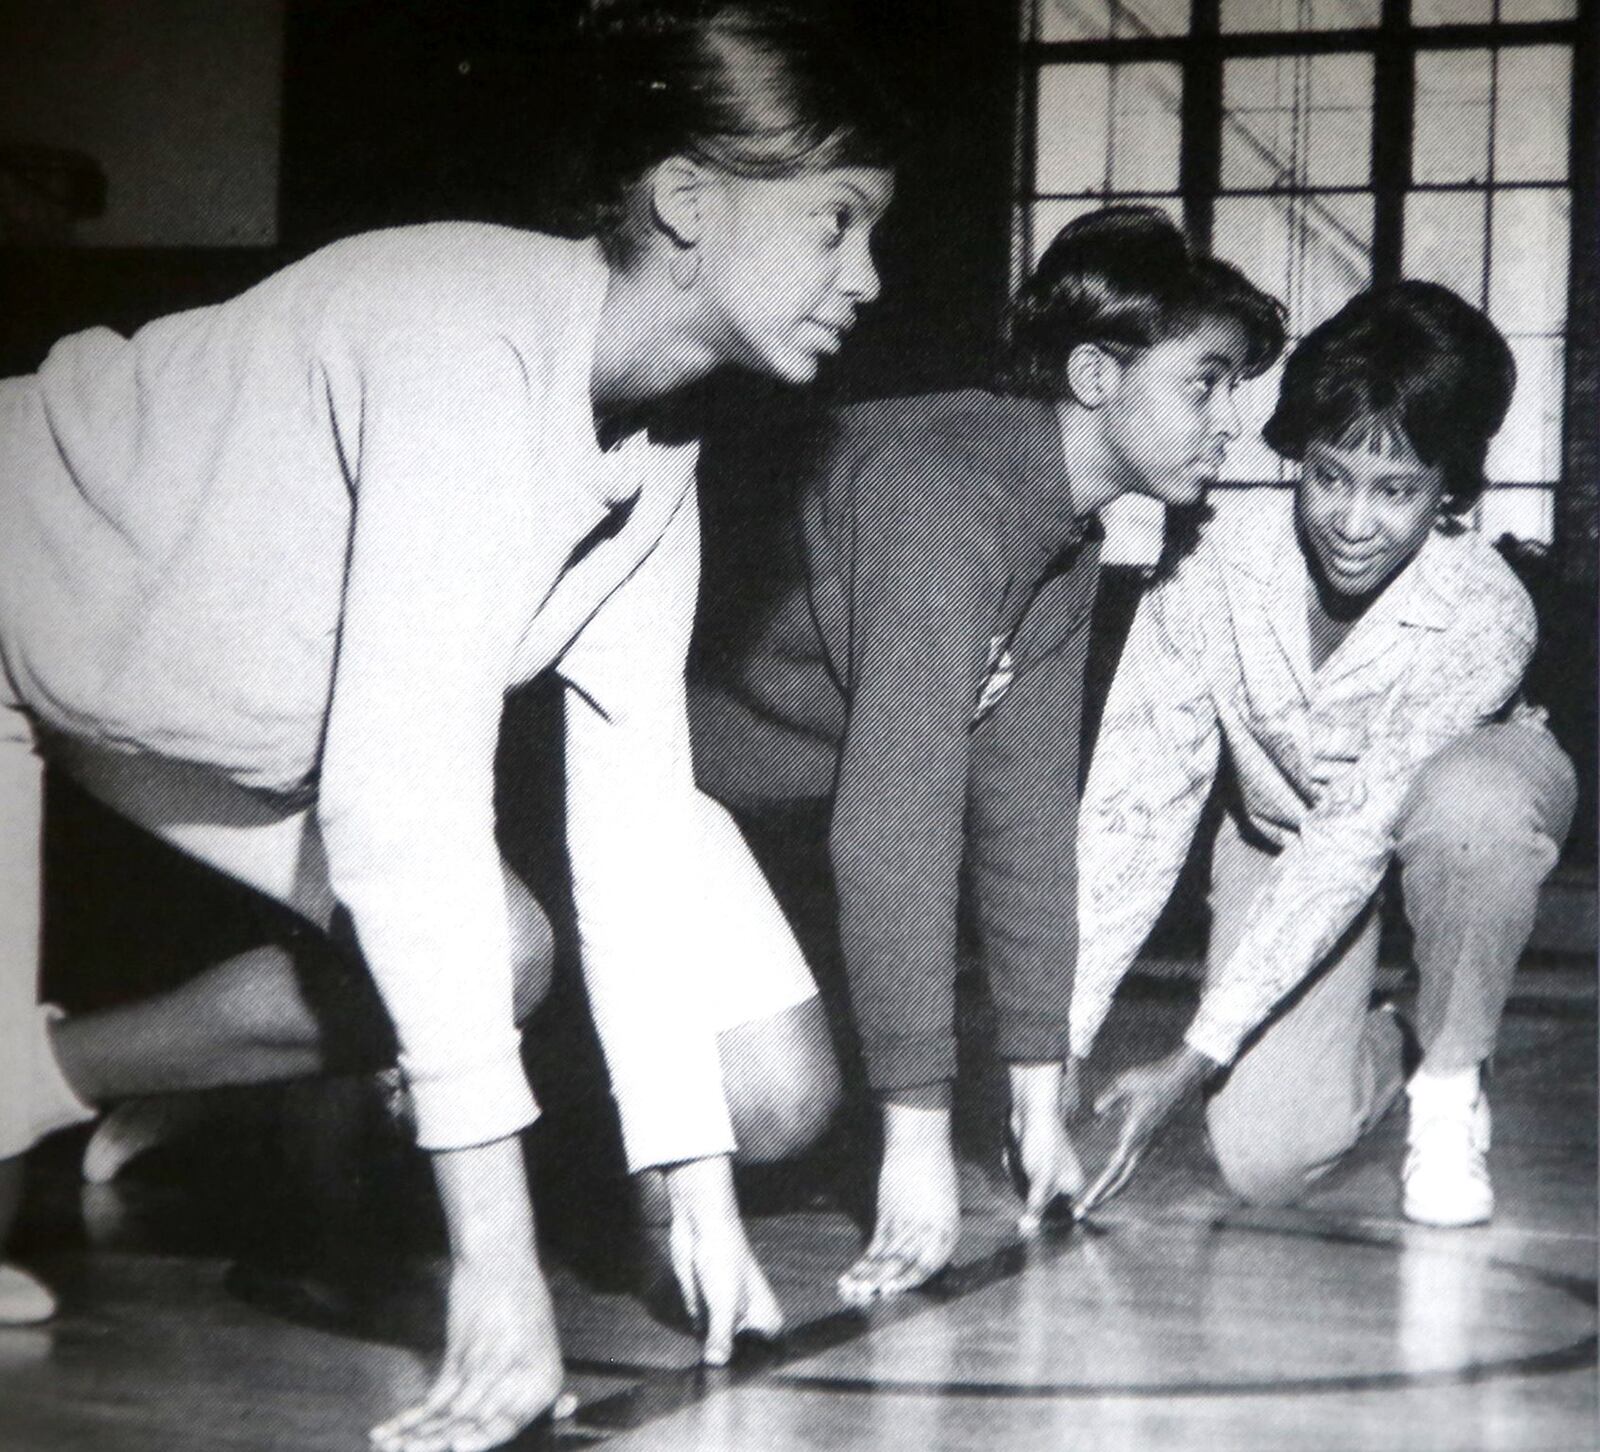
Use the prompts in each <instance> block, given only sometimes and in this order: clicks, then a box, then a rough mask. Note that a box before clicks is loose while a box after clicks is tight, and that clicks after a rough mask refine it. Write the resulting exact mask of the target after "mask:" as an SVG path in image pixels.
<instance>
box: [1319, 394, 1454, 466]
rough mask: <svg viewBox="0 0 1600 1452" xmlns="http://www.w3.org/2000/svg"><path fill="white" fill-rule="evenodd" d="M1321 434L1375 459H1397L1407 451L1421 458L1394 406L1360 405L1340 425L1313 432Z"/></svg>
mask: <svg viewBox="0 0 1600 1452" xmlns="http://www.w3.org/2000/svg"><path fill="white" fill-rule="evenodd" d="M1318 437H1322V438H1325V439H1326V440H1327V441H1328V442H1329V443H1330V444H1332V445H1333V447H1334V448H1336V449H1346V450H1349V451H1350V452H1351V453H1355V452H1357V451H1362V452H1365V453H1368V454H1371V455H1372V456H1373V457H1374V458H1378V459H1401V458H1404V457H1406V456H1407V455H1410V456H1411V457H1413V458H1416V459H1421V460H1422V462H1423V463H1426V462H1428V461H1427V460H1426V459H1422V455H1421V453H1420V451H1419V450H1418V449H1417V446H1416V444H1415V443H1414V442H1412V439H1411V435H1410V433H1409V432H1408V431H1407V430H1406V426H1405V422H1404V420H1403V419H1402V418H1401V416H1400V411H1399V409H1398V408H1393V407H1391V408H1386V409H1363V410H1360V411H1358V412H1355V413H1353V414H1352V415H1351V416H1350V417H1349V418H1348V419H1347V420H1346V421H1345V425H1344V427H1343V428H1342V429H1337V430H1330V431H1329V432H1328V433H1326V434H1323V435H1315V434H1314V435H1313V436H1312V442H1315V440H1316V438H1318Z"/></svg>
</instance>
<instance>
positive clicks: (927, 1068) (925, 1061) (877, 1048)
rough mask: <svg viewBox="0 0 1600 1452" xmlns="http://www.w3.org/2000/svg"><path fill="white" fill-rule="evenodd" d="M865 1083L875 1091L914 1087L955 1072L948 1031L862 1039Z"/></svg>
mask: <svg viewBox="0 0 1600 1452" xmlns="http://www.w3.org/2000/svg"><path fill="white" fill-rule="evenodd" d="M862 1052H863V1053H864V1054H865V1056H866V1060H867V1084H868V1085H869V1087H870V1088H871V1089H872V1090H873V1091H874V1092H875V1093H882V1092H883V1091H885V1090H889V1089H918V1088H921V1087H922V1086H924V1085H927V1084H937V1083H939V1082H940V1081H941V1080H952V1079H954V1078H955V1076H956V1041H955V1037H954V1036H953V1035H950V1034H935V1035H930V1036H927V1037H918V1038H904V1039H876V1040H871V1041H869V1042H867V1043H865V1044H864V1045H863V1046H862Z"/></svg>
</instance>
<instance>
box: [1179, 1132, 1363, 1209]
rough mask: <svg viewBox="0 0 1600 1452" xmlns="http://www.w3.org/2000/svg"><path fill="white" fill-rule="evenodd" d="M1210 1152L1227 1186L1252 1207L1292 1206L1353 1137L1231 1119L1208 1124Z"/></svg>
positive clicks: (1336, 1158)
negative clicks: (1228, 1122)
mask: <svg viewBox="0 0 1600 1452" xmlns="http://www.w3.org/2000/svg"><path fill="white" fill-rule="evenodd" d="M1210 1138H1211V1152H1212V1155H1213V1157H1214V1158H1215V1160H1216V1163H1217V1168H1218V1170H1219V1171H1221V1173H1222V1178H1223V1181H1224V1183H1225V1184H1226V1185H1227V1187H1228V1188H1229V1189H1230V1190H1231V1191H1232V1192H1233V1193H1234V1194H1235V1195H1237V1196H1239V1198H1240V1199H1242V1200H1246V1201H1248V1202H1249V1203H1250V1204H1252V1205H1268V1206H1283V1205H1293V1204H1295V1203H1297V1202H1298V1201H1300V1200H1301V1199H1303V1198H1304V1197H1305V1195H1306V1194H1307V1192H1308V1191H1309V1190H1310V1189H1311V1186H1312V1185H1313V1184H1314V1183H1315V1182H1316V1180H1317V1179H1318V1178H1319V1177H1320V1176H1321V1175H1322V1173H1323V1172H1324V1171H1326V1170H1327V1169H1328V1167H1329V1166H1330V1165H1332V1164H1333V1163H1334V1162H1335V1161H1337V1160H1338V1159H1339V1157H1340V1156H1341V1155H1343V1154H1344V1153H1345V1152H1346V1151H1347V1150H1348V1149H1349V1148H1350V1147H1351V1145H1352V1144H1354V1142H1355V1141H1354V1139H1353V1138H1352V1137H1350V1136H1343V1137H1338V1136H1322V1137H1320V1138H1318V1137H1314V1136H1310V1135H1307V1134H1303V1133H1293V1132H1282V1131H1281V1129H1280V1130H1279V1131H1277V1132H1275V1131H1273V1130H1272V1129H1271V1128H1270V1127H1268V1126H1264V1125H1261V1124H1259V1123H1257V1124H1245V1123H1243V1122H1235V1123H1234V1124H1232V1125H1222V1124H1218V1123H1216V1122H1215V1121H1213V1123H1212V1124H1211V1126H1210Z"/></svg>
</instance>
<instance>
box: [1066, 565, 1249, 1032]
mask: <svg viewBox="0 0 1600 1452" xmlns="http://www.w3.org/2000/svg"><path fill="white" fill-rule="evenodd" d="M1197 570H1198V566H1197V565H1196V563H1195V562H1194V561H1193V560H1190V561H1185V564H1184V566H1182V567H1180V569H1179V570H1178V571H1177V572H1176V573H1175V574H1174V575H1173V576H1171V577H1169V578H1168V579H1166V580H1163V581H1161V582H1160V583H1159V584H1157V585H1155V586H1153V587H1152V588H1151V589H1150V590H1149V591H1148V592H1147V593H1146V594H1145V597H1144V599H1143V600H1141V601H1140V602H1139V610H1138V613H1137V614H1136V615H1135V617H1134V622H1133V628H1132V630H1131V631H1130V632H1129V635H1128V642H1127V644H1126V645H1125V646H1124V647H1123V652H1122V659H1121V661H1120V662H1119V663H1118V665H1117V673H1116V678H1115V679H1114V680H1113V682H1112V685H1111V693H1110V695H1109V697H1108V698H1107V701H1106V707H1105V712H1104V714H1103V715H1102V717H1101V720H1100V731H1099V735H1098V737H1097V739H1096V741H1095V746H1094V755H1093V757H1092V758H1091V761H1090V766H1089V780H1088V783H1087V785H1086V787H1085V789H1084V795H1083V807H1082V812H1081V815H1080V819H1079V827H1078V873H1079V886H1078V967H1077V981H1076V983H1075V984H1074V987H1073V996H1072V1052H1073V1053H1074V1054H1075V1055H1076V1056H1078V1057H1080V1058H1087V1057H1088V1055H1089V1053H1090V1052H1091V1051H1092V1049H1093V1047H1094V1041H1095V1038H1096V1037H1097V1036H1098V1034H1099V1032H1100V1028H1101V1025H1102V1024H1104V1022H1105V1020H1106V1016H1107V1014H1109V1013H1110V1011H1111V1001H1112V999H1113V998H1114V997H1115V995H1116V991H1117V986H1118V985H1119V984H1120V983H1121V981H1122V979H1123V977H1124V975H1126V973H1127V971H1128V969H1129V968H1130V967H1131V966H1132V964H1133V961H1134V958H1135V955H1136V954H1137V953H1138V951H1139V949H1140V948H1141V947H1142V946H1143V945H1144V941H1145V939H1146V938H1147V937H1149V935H1150V930H1151V929H1152V928H1153V927H1154V926H1155V922H1156V919H1157V917H1159V916H1160V914H1161V909H1162V907H1163V906H1164V905H1165V904H1166V901H1167V898H1168V897H1169V896H1170V895H1171V893H1172V888H1173V885H1174V884H1175V883H1176V882H1177V879H1178V873H1179V872H1180V871H1181V870H1182V868H1183V862H1184V857H1185V855H1186V854H1187V852H1188V850H1189V845H1190V843H1191V841H1192V840H1193V838H1194V834H1195V830H1196V828H1197V827H1198V825H1199V821H1200V813H1201V810H1202V808H1203V807H1204V806H1205V801H1206V797H1207V795H1208V793H1209V792H1210V789H1211V783H1212V781H1213V780H1214V779H1215V777H1216V771H1217V762H1218V759H1219V756H1220V752H1221V736H1222V733H1221V726H1220V723H1219V720H1218V715H1217V710H1216V706H1215V703H1214V701H1213V699H1212V694H1211V690H1210V687H1209V685H1208V684H1207V681H1206V677H1205V673H1204V669H1203V650H1202V648H1201V645H1200V632H1202V631H1203V630H1204V628H1205V626H1204V621H1203V619H1202V618H1201V616H1202V615H1203V613H1204V611H1203V602H1202V601H1201V600H1200V599H1198V598H1197V592H1196V591H1195V590H1194V589H1193V588H1192V580H1193V576H1194V574H1195V573H1196V572H1197Z"/></svg>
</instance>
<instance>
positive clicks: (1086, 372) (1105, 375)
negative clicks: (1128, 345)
mask: <svg viewBox="0 0 1600 1452" xmlns="http://www.w3.org/2000/svg"><path fill="white" fill-rule="evenodd" d="M1121 383H1122V364H1121V363H1119V362H1118V361H1117V360H1116V359H1115V358H1113V357H1112V356H1111V354H1109V353H1108V352H1106V350H1105V349H1104V348H1102V347H1101V346H1100V345H1099V344H1098V343H1079V344H1078V346H1077V347H1076V348H1074V349H1073V350H1072V351H1071V352H1070V353H1068V354H1067V387H1068V388H1070V389H1071V390H1072V397H1073V399H1074V401H1075V402H1077V403H1080V404H1082V405H1083V407H1084V408H1099V407H1100V406H1101V405H1102V404H1105V403H1108V402H1110V400H1111V399H1112V398H1114V397H1115V396H1116V392H1117V389H1118V388H1119V387H1120V386H1121Z"/></svg>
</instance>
